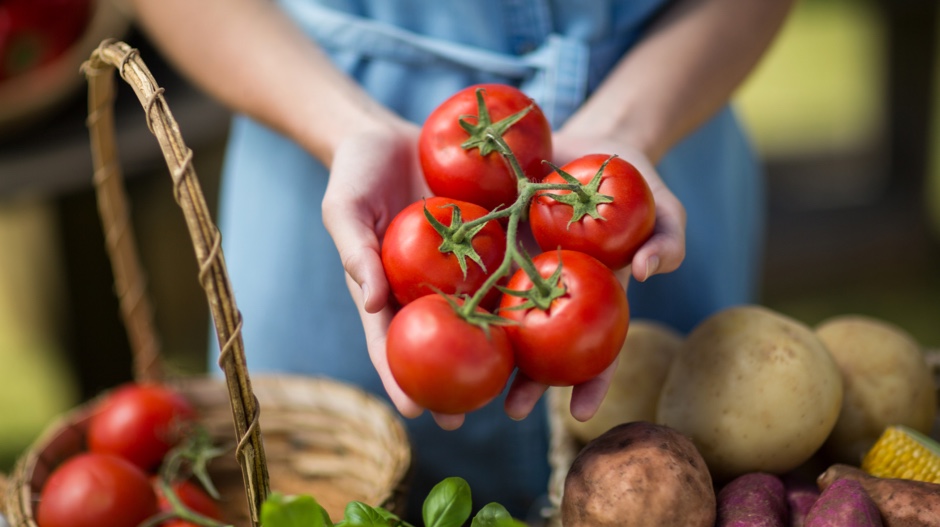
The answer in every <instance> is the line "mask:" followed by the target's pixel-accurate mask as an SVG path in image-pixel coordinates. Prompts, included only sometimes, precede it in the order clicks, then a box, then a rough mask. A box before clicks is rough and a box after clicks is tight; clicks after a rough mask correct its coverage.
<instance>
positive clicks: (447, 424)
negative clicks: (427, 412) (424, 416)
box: [431, 412, 464, 430]
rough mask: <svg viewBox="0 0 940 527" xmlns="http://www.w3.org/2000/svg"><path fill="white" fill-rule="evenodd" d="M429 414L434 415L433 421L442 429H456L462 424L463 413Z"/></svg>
mask: <svg viewBox="0 0 940 527" xmlns="http://www.w3.org/2000/svg"><path fill="white" fill-rule="evenodd" d="M431 416H433V417H434V422H435V423H437V426H439V427H441V428H443V429H444V430H456V429H458V428H460V426H461V425H463V421H464V414H439V413H437V412H432V413H431Z"/></svg>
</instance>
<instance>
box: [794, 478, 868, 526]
mask: <svg viewBox="0 0 940 527" xmlns="http://www.w3.org/2000/svg"><path fill="white" fill-rule="evenodd" d="M804 525H805V526H806V527H882V526H883V525H884V522H882V521H881V512H880V511H879V510H878V507H877V506H876V505H875V502H874V501H872V499H871V497H870V496H869V495H868V494H867V493H866V492H865V489H864V488H862V484H861V483H859V482H858V481H855V480H852V479H840V480H838V481H836V482H834V483H833V484H832V485H830V486H829V487H828V488H827V489H826V491H825V492H823V493H822V494H820V495H819V499H817V500H816V503H815V504H814V505H813V507H812V508H811V509H810V510H809V513H808V514H807V515H806V521H805V523H804Z"/></svg>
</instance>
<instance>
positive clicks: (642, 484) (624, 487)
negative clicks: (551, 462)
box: [561, 421, 716, 527]
mask: <svg viewBox="0 0 940 527" xmlns="http://www.w3.org/2000/svg"><path fill="white" fill-rule="evenodd" d="M715 504H716V502H715V490H714V488H713V486H712V479H711V475H710V474H709V473H708V468H707V467H706V465H705V461H704V460H703V459H702V457H701V455H699V453H698V451H697V450H696V449H695V446H694V445H693V444H692V441H690V440H689V438H687V437H685V436H683V435H682V434H680V433H678V432H676V431H675V430H673V429H671V428H668V427H665V426H660V425H656V424H653V423H648V422H640V421H637V422H632V423H625V424H621V425H618V426H615V427H614V428H611V429H610V430H608V431H607V432H605V433H604V434H601V435H600V436H599V437H597V438H596V439H594V440H592V441H591V442H589V443H588V444H587V445H586V446H585V447H584V448H583V449H581V451H580V452H579V453H578V455H577V456H576V457H575V459H574V462H573V463H572V464H571V468H570V469H569V470H568V474H567V476H566V477H565V486H564V493H563V495H562V500H561V520H562V525H564V526H565V527H608V526H610V527H643V526H650V527H713V526H714V522H715V507H716V505H715Z"/></svg>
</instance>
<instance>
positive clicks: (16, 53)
mask: <svg viewBox="0 0 940 527" xmlns="http://www.w3.org/2000/svg"><path fill="white" fill-rule="evenodd" d="M91 14H92V2H91V0H4V1H0V80H4V79H6V78H9V77H15V76H17V75H20V74H22V73H26V72H28V71H31V70H33V69H35V68H38V67H40V66H44V65H46V64H49V63H50V62H52V61H54V60H55V59H56V58H58V57H59V56H61V55H62V54H63V53H64V52H65V51H66V50H67V49H68V48H69V46H71V45H72V44H74V43H75V42H76V41H77V40H78V39H79V37H80V36H81V35H82V32H83V31H84V30H85V28H86V27H87V25H88V23H89V20H90V19H91Z"/></svg>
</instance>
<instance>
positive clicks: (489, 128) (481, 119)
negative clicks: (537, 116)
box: [459, 88, 533, 157]
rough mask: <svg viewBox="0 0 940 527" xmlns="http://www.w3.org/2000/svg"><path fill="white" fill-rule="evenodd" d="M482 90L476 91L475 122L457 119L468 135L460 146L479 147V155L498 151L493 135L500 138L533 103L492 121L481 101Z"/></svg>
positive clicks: (467, 147)
mask: <svg viewBox="0 0 940 527" xmlns="http://www.w3.org/2000/svg"><path fill="white" fill-rule="evenodd" d="M483 91H484V90H483V89H482V88H481V89H478V90H477V91H476V95H477V112H478V115H477V122H476V124H473V123H470V122H468V121H467V120H466V118H461V119H460V121H459V122H460V127H461V128H463V129H464V131H466V132H467V134H468V135H469V136H470V137H469V138H468V139H467V140H466V141H464V142H463V143H462V144H461V145H460V146H461V147H462V148H464V149H465V150H469V149H471V148H478V149H480V155H481V156H483V157H486V156H488V155H489V154H491V153H492V152H494V151H500V148H499V146H500V145H499V143H498V142H497V141H496V140H494V138H493V136H496V137H498V138H499V139H502V137H503V134H505V133H506V130H509V128H510V127H511V126H512V125H514V124H516V123H517V122H519V120H521V119H522V118H523V117H525V116H526V114H527V113H529V111H530V110H532V107H533V105H531V104H530V105H529V106H526V107H525V108H523V109H522V110H520V111H518V112H516V113H514V114H512V115H510V116H509V117H506V118H504V119H502V120H500V121H498V122H495V123H494V122H493V119H492V118H491V117H490V111H489V109H487V107H486V103H485V102H484V101H483Z"/></svg>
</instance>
